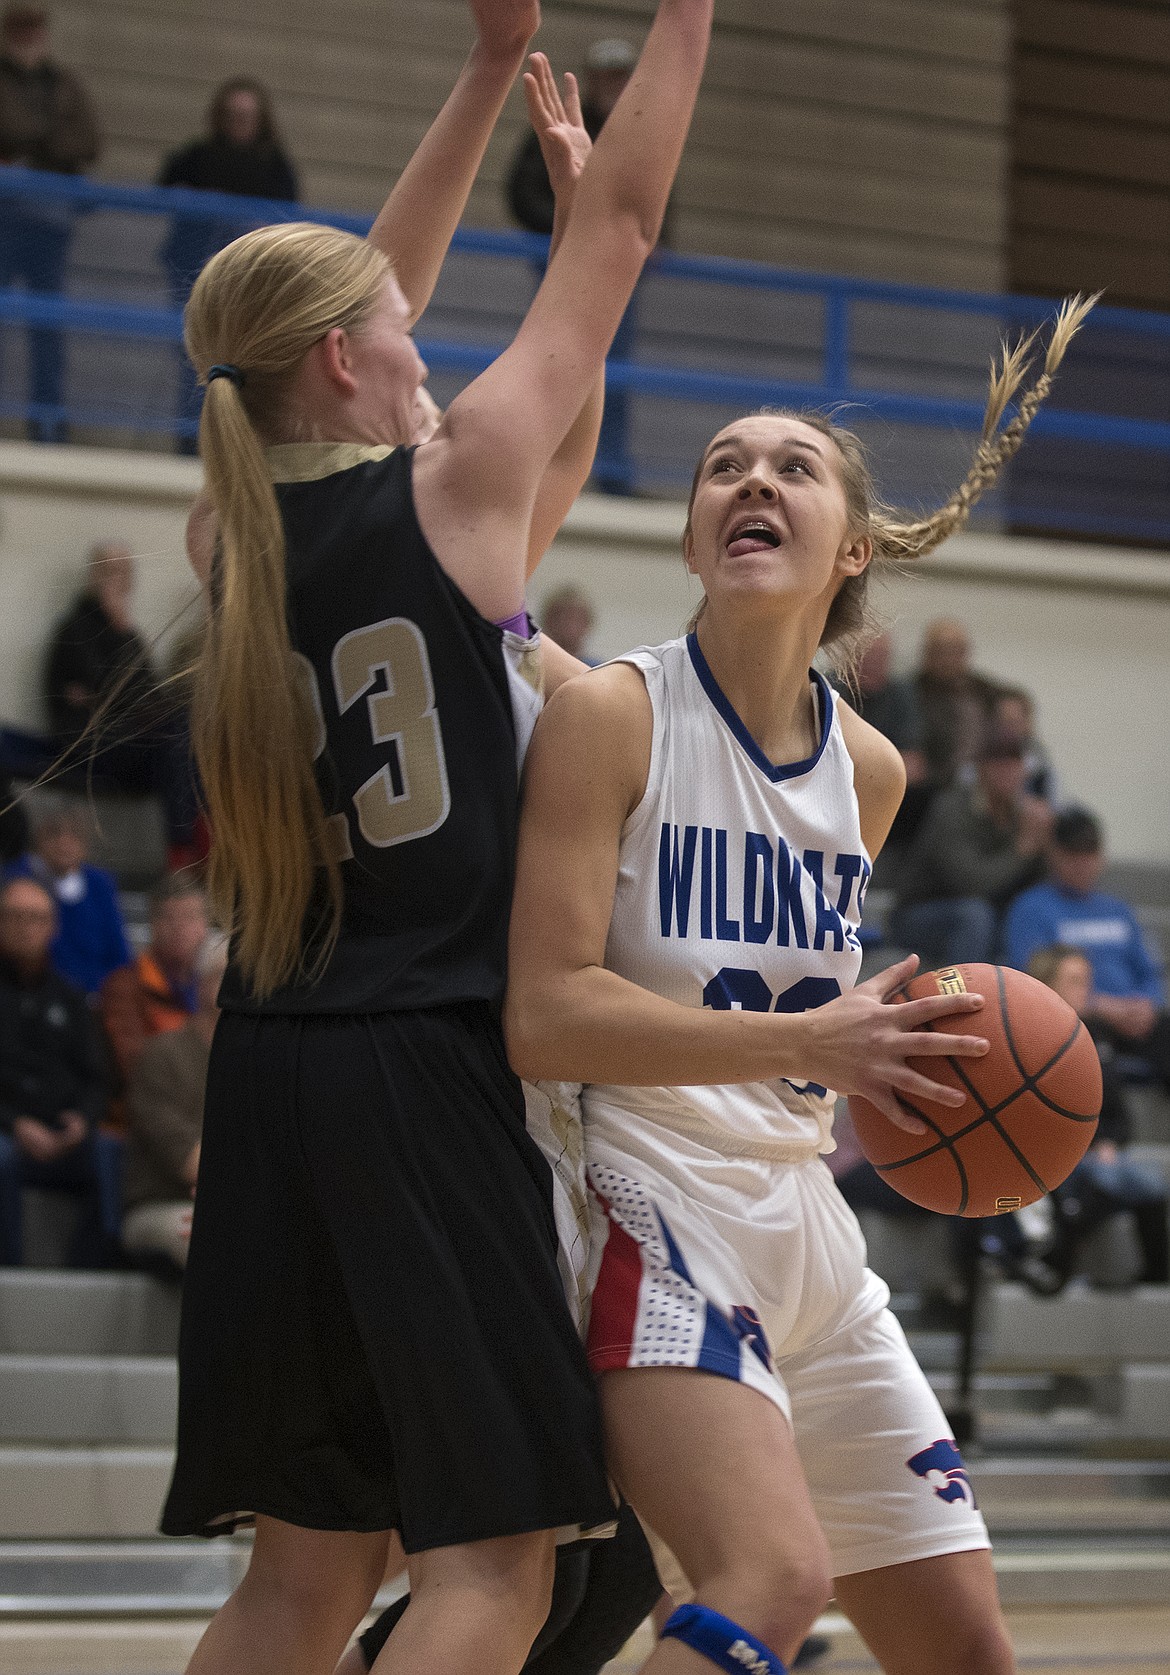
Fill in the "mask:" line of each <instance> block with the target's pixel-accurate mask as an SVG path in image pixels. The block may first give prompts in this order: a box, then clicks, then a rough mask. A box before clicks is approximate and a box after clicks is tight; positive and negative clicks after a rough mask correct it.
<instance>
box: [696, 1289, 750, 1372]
mask: <svg viewBox="0 0 1170 1675" xmlns="http://www.w3.org/2000/svg"><path fill="white" fill-rule="evenodd" d="M742 1347H743V1339H742V1338H741V1337H740V1335H739V1333H738V1332H737V1331H736V1330H735V1327H734V1326H732V1325H731V1323H730V1321H729V1320H728V1319H727V1318H726V1316H725V1315H723V1314H722V1313H721V1312H720V1310H719V1309H717V1308H716V1307H715V1305H714V1303H711V1302H708V1304H707V1319H706V1322H705V1323H704V1326H703V1341H702V1343H701V1344H700V1345H699V1359H698V1360H697V1361H696V1363H695V1365H696V1366H697V1367H701V1368H702V1370H703V1371H704V1372H706V1373H719V1374H720V1375H721V1376H722V1377H723V1378H727V1377H730V1378H731V1379H732V1380H733V1382H736V1383H742V1382H743V1361H742V1358H741V1355H740V1350H741V1349H742Z"/></svg>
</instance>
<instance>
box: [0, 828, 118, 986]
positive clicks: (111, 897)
mask: <svg viewBox="0 0 1170 1675" xmlns="http://www.w3.org/2000/svg"><path fill="white" fill-rule="evenodd" d="M87 851H88V842H87V832H86V827H85V822H84V821H83V820H82V819H81V818H80V816H79V815H78V814H76V813H74V812H73V811H72V810H71V809H65V808H63V809H59V810H54V811H53V812H51V813H48V814H46V815H45V816H44V817H43V818H42V819H41V820H39V821H38V822H37V824H36V826H35V828H34V830H33V839H32V848H31V849H30V850H29V852H28V854H27V855H23V856H21V858H20V859H19V860H18V861H16V862H15V863H14V864H13V865H12V866H11V867H10V868H9V869H8V872H7V874H6V876H7V877H9V878H35V879H36V881H37V883H38V884H41V885H43V887H44V888H45V889H46V890H48V891H49V893H50V894H51V895H52V896H53V898H54V900H55V901H56V903H57V935H56V937H55V938H54V940H53V946H52V948H51V949H50V950H49V953H50V958H51V959H52V962H53V967H54V969H55V970H56V971H57V972H59V973H60V975H61V976H62V977H65V978H67V979H68V980H69V982H70V983H72V984H74V985H75V987H77V988H79V989H80V990H81V992H82V993H83V994H85V995H89V996H91V997H92V996H95V995H96V994H97V993H98V991H99V989H100V988H101V986H102V984H103V983H104V982H105V980H106V978H107V977H108V976H109V975H110V973H111V971H117V970H118V969H119V968H120V967H121V966H124V965H129V963H130V958H131V955H130V946H129V943H128V941H127V938H126V927H125V924H124V923H123V920H122V910H121V908H120V907H119V905H118V891H117V886H116V884H115V883H114V880H113V878H112V877H111V876H110V874H109V873H108V872H103V871H102V869H101V868H100V867H92V866H90V865H89V863H88V861H87V859H86V856H87Z"/></svg>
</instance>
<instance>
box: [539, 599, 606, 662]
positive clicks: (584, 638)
mask: <svg viewBox="0 0 1170 1675" xmlns="http://www.w3.org/2000/svg"><path fill="white" fill-rule="evenodd" d="M594 620H595V619H594V615H593V606H592V604H591V602H590V600H589V597H588V595H587V594H584V593H582V592H581V589H580V588H579V587H574V586H573V584H572V583H571V582H569V583H568V584H567V585H566V586H564V587H558V588H554V589H553V591H552V592H551V593H550V594H548V595H547V596H546V598H545V601H544V604H543V605H542V606H541V608H540V626H541V628H542V629H543V630H544V632H545V633H546V634H547V635H548V637H549V639H550V640H555V641H556V643H557V645H558V646H563V648H564V649H565V651H567V652H568V653H569V654H570V656H572V657H579V658H580V659H581V661H582V663H588V664H589V665H590V667H594V666H595V664H596V661H597V660H596V658H593V657H590V656H589V654H588V652H587V650H586V649H585V648H586V645H587V643H588V640H589V636H590V634H591V633H592V631H593V623H594Z"/></svg>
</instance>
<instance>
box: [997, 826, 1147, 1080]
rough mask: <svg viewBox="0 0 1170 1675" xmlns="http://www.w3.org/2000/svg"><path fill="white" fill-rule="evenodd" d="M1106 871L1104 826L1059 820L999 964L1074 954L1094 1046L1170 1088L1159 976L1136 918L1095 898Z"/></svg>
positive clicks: (1009, 924) (1014, 915) (1008, 927)
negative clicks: (1083, 975)
mask: <svg viewBox="0 0 1170 1675" xmlns="http://www.w3.org/2000/svg"><path fill="white" fill-rule="evenodd" d="M1104 868H1105V842H1104V836H1103V834H1102V830H1101V822H1100V821H1099V820H1098V819H1097V817H1096V815H1094V814H1091V813H1090V812H1089V810H1088V809H1084V808H1069V809H1065V810H1064V812H1063V813H1062V814H1059V815H1058V816H1057V817H1056V821H1055V823H1054V825H1053V828H1052V842H1051V843H1050V845H1049V848H1048V877H1047V879H1045V880H1044V882H1043V883H1040V884H1037V885H1035V887H1034V888H1033V889H1030V890H1026V891H1025V892H1024V893H1023V895H1021V896H1019V897H1018V898H1017V900H1016V901H1014V902H1013V903H1012V906H1011V910H1010V912H1009V913H1008V916H1007V920H1006V922H1005V925H1004V957H1005V959H1006V960H1007V963H1008V964H1009V965H1014V966H1018V967H1019V969H1020V970H1021V971H1026V970H1027V968H1028V962H1029V961H1030V960H1031V959H1032V957H1033V956H1034V955H1035V954H1036V953H1037V952H1038V950H1039V949H1041V948H1048V947H1050V946H1052V945H1053V944H1054V943H1060V944H1061V945H1063V946H1065V947H1069V948H1078V949H1079V950H1080V951H1081V953H1082V954H1084V956H1085V958H1086V959H1087V960H1088V962H1089V964H1090V966H1091V967H1092V970H1093V990H1092V993H1091V994H1090V996H1089V1000H1088V1004H1087V1006H1086V1008H1085V1017H1086V1019H1087V1020H1088V1022H1089V1023H1090V1024H1091V1026H1092V1029H1093V1032H1094V1034H1095V1035H1096V1036H1097V1037H1098V1039H1099V1040H1103V1041H1108V1042H1110V1043H1111V1044H1112V1046H1114V1047H1115V1048H1116V1049H1117V1051H1118V1052H1123V1053H1128V1054H1132V1055H1133V1056H1134V1057H1136V1058H1142V1059H1145V1060H1146V1061H1147V1062H1148V1063H1149V1065H1150V1067H1151V1069H1152V1070H1153V1071H1154V1072H1155V1073H1156V1074H1157V1075H1158V1076H1160V1077H1161V1079H1162V1081H1163V1082H1165V1084H1166V1086H1167V1087H1168V1088H1170V1013H1168V1012H1167V1010H1166V990H1165V985H1164V982H1163V978H1162V968H1161V966H1160V964H1159V962H1158V961H1157V960H1156V959H1155V958H1154V955H1153V954H1152V953H1151V951H1150V949H1149V946H1148V945H1147V943H1146V939H1145V937H1144V936H1143V935H1142V931H1141V926H1140V925H1139V924H1138V922H1137V919H1136V918H1135V917H1134V912H1133V909H1132V908H1131V907H1129V906H1128V905H1127V904H1126V903H1125V902H1123V901H1122V900H1121V898H1120V897H1119V896H1112V895H1109V894H1108V893H1107V892H1106V891H1103V890H1098V888H1097V885H1098V883H1099V882H1100V879H1101V874H1102V872H1103V871H1104Z"/></svg>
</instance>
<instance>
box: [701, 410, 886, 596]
mask: <svg viewBox="0 0 1170 1675" xmlns="http://www.w3.org/2000/svg"><path fill="white" fill-rule="evenodd" d="M869 553H870V548H869V543H868V542H867V541H860V542H858V541H857V540H855V538H854V536H853V534H852V532H851V530H850V525H849V515H848V508H847V505H846V499H845V487H844V483H843V482H842V479H841V473H840V460H839V456H838V454H837V449H836V447H835V446H834V444H833V442H832V440H831V439H830V438H829V437H827V436H825V435H824V434H823V433H822V432H821V431H819V430H816V429H815V428H814V427H813V426H812V425H807V424H804V423H802V422H801V421H800V420H799V419H790V418H785V417H783V416H780V415H777V416H772V415H763V414H761V415H754V416H753V417H751V418H747V419H739V420H737V421H736V423H735V424H733V425H729V426H728V427H727V429H726V430H722V431H720V433H719V435H718V436H716V438H715V440H714V441H713V442H712V443H711V445H710V447H709V448H708V449H707V452H706V455H705V456H704V459H703V464H702V467H701V469H700V472H699V480H698V486H697V488H696V491H695V497H694V501H693V503H692V507H691V523H690V535H689V538H688V541H687V546H686V559H687V565H688V568H689V569H690V570H691V571H692V572H693V573H694V574H696V575H697V576H698V577H699V578H700V580H701V581H702V583H703V586H704V588H705V590H706V593H707V598H708V600H710V601H711V602H712V603H716V602H717V601H719V600H720V599H723V598H726V599H729V600H735V601H737V602H738V603H740V604H743V605H745V606H747V605H749V604H750V605H752V606H755V605H759V606H760V607H761V608H763V607H765V606H766V605H769V604H774V603H777V602H782V603H784V604H785V605H786V606H789V607H801V606H807V607H808V608H809V609H810V611H812V612H814V613H815V612H816V611H819V610H821V609H823V611H824V612H825V613H826V614H827V612H828V609H829V606H830V604H831V603H832V601H833V598H834V596H835V594H836V593H837V590H838V588H839V587H840V585H841V583H842V582H843V581H844V580H845V578H846V577H847V576H848V575H855V574H857V573H858V572H859V571H861V570H864V568H865V566H866V564H867V563H868V562H869Z"/></svg>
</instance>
